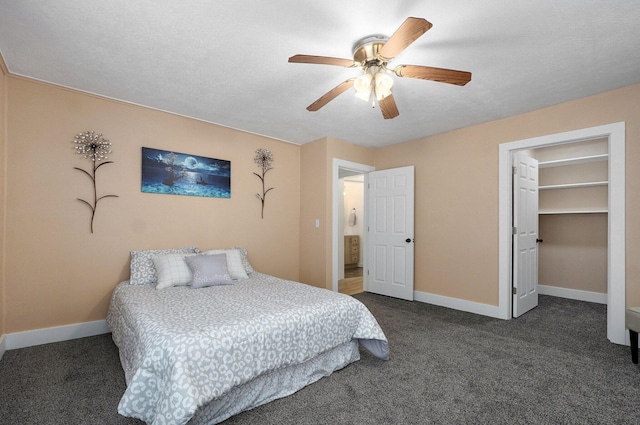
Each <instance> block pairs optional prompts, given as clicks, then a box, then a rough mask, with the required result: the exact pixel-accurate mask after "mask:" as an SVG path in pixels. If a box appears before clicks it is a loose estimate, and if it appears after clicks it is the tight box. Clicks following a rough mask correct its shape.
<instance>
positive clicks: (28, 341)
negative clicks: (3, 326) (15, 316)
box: [4, 320, 111, 350]
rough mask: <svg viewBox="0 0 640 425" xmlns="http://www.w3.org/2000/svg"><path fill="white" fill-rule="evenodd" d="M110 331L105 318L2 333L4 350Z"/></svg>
mask: <svg viewBox="0 0 640 425" xmlns="http://www.w3.org/2000/svg"><path fill="white" fill-rule="evenodd" d="M109 332H111V331H110V330H109V326H107V321H106V320H96V321H95V322H85V323H76V324H73V325H65V326H55V327H52V328H44V329H34V330H32V331H24V332H15V333H10V334H6V335H4V340H5V342H4V345H5V350H15V349H18V348H25V347H32V346H34V345H41V344H49V343H51V342H60V341H67V340H70V339H76V338H84V337H87V336H94V335H100V334H105V333H109Z"/></svg>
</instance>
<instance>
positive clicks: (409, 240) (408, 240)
mask: <svg viewBox="0 0 640 425" xmlns="http://www.w3.org/2000/svg"><path fill="white" fill-rule="evenodd" d="M404 241H405V242H406V243H411V242H412V240H411V238H407V239H405V240H404Z"/></svg>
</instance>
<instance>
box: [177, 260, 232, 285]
mask: <svg viewBox="0 0 640 425" xmlns="http://www.w3.org/2000/svg"><path fill="white" fill-rule="evenodd" d="M184 260H185V261H186V262H187V265H188V266H189V267H190V268H191V272H192V273H193V280H192V281H191V286H192V287H193V288H204V287H205V286H218V285H233V280H231V276H230V275H229V270H228V269H227V256H226V254H214V255H194V256H191V257H185V259H184Z"/></svg>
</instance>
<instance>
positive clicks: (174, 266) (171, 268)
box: [152, 254, 196, 289]
mask: <svg viewBox="0 0 640 425" xmlns="http://www.w3.org/2000/svg"><path fill="white" fill-rule="evenodd" d="M191 255H196V254H167V255H159V256H157V257H153V258H152V260H153V265H154V266H155V268H156V274H157V275H158V283H156V289H165V288H170V287H172V286H184V285H188V284H189V283H191V280H193V273H192V272H191V268H190V267H189V266H188V265H187V263H186V262H185V260H184V257H187V256H191Z"/></svg>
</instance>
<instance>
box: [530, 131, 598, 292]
mask: <svg viewBox="0 0 640 425" xmlns="http://www.w3.org/2000/svg"><path fill="white" fill-rule="evenodd" d="M530 152H531V156H532V157H534V158H535V159H537V160H538V167H539V186H538V189H539V211H538V213H539V214H538V218H539V232H538V234H539V239H540V240H541V243H540V244H539V257H538V285H539V286H538V290H539V293H540V294H547V295H554V296H560V297H564V298H571V299H578V300H582V301H590V302H598V303H602V304H606V303H607V249H608V217H607V214H608V164H609V163H608V140H607V139H606V138H603V139H596V140H589V141H584V142H576V143H568V144H562V145H557V146H551V147H544V148H538V149H534V150H531V151H530Z"/></svg>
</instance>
